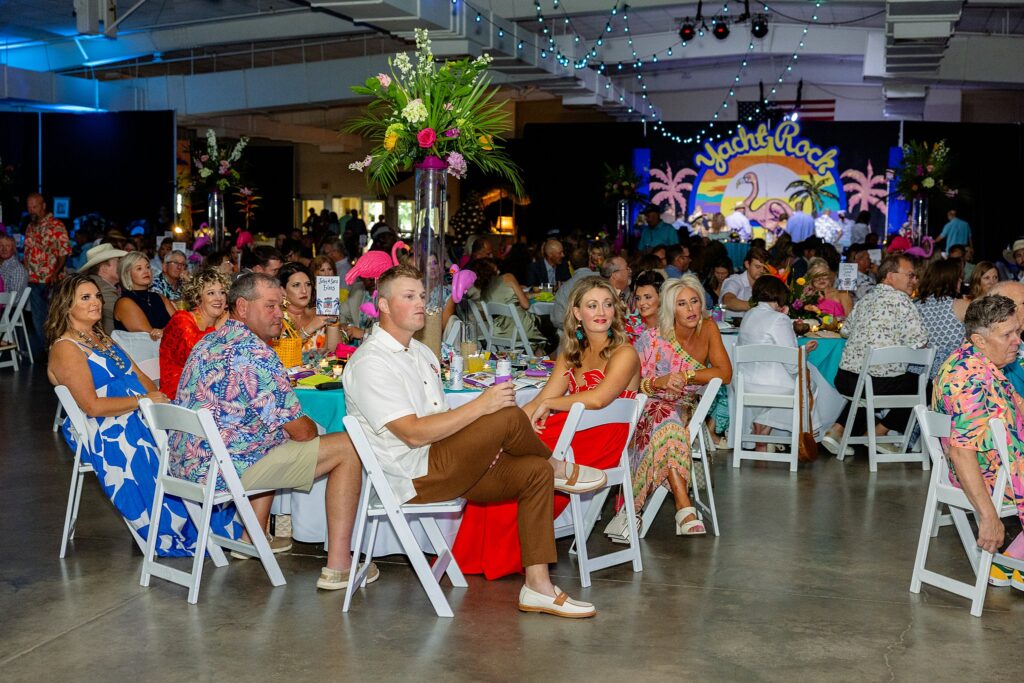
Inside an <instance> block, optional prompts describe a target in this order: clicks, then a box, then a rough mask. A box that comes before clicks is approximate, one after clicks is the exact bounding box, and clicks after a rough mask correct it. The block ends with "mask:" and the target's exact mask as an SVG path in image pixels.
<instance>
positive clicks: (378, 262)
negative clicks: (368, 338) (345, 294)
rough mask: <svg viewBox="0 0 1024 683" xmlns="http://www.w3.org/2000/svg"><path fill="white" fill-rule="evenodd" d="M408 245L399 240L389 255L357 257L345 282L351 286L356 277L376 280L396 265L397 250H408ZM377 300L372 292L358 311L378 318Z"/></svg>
mask: <svg viewBox="0 0 1024 683" xmlns="http://www.w3.org/2000/svg"><path fill="white" fill-rule="evenodd" d="M408 248H409V245H407V244H406V243H405V242H403V241H401V240H399V241H397V242H395V246H393V247H391V255H390V256H388V254H387V253H385V252H383V251H368V252H366V253H365V254H363V255H362V256H360V257H359V260H358V261H356V264H355V265H354V266H352V268H351V270H349V271H348V273H346V274H345V282H346V283H348V284H352V283H353V282H355V281H356V278H357V277H361V278H366V279H368V280H376V279H377V278H379V277H380V276H381V275H383V274H384V271H386V270H388V269H389V268H391V267H392V266H397V265H398V250H399V249H408ZM376 298H377V292H376V291H374V293H373V298H372V299H370V300H369V301H366V302H364V303H363V304H362V305H361V306H360V307H359V310H360V311H362V312H363V313H365V314H366V315H368V316H370V317H371V318H376V317H378V315H379V313H378V312H377V305H376V303H375V301H376Z"/></svg>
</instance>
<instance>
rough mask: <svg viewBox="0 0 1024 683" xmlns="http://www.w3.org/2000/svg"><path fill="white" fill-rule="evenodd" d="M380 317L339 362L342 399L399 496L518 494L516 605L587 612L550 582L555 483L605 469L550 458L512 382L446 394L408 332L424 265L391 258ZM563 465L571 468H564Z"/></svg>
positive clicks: (578, 486) (564, 486) (596, 479)
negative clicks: (452, 396)
mask: <svg viewBox="0 0 1024 683" xmlns="http://www.w3.org/2000/svg"><path fill="white" fill-rule="evenodd" d="M377 297H378V301H377V307H378V310H379V311H380V323H379V325H378V326H376V327H375V328H374V329H373V332H372V334H370V335H369V337H368V338H367V339H365V341H363V343H362V345H361V346H360V347H359V349H358V350H356V352H355V353H354V354H353V355H352V358H351V359H350V360H349V362H348V365H347V366H346V368H345V374H344V377H343V380H342V381H343V382H344V385H345V407H346V409H347V411H348V414H349V415H353V416H355V417H356V418H357V419H358V420H359V423H360V424H361V425H362V427H363V430H364V431H365V432H366V435H367V438H368V439H369V441H370V444H371V445H372V446H373V449H374V451H375V452H376V454H377V457H378V459H379V460H380V464H381V468H382V469H383V470H384V474H385V475H386V476H387V478H388V481H389V482H390V483H391V486H392V488H393V489H394V491H395V493H396V495H397V496H398V498H399V500H401V501H402V502H403V503H404V502H410V503H429V502H437V501H442V500H450V499H452V498H460V497H461V498H465V499H466V500H469V501H472V502H480V503H490V502H498V501H505V500H513V499H514V500H517V501H518V503H519V513H518V521H519V541H520V545H521V552H522V562H523V566H524V567H525V568H526V584H525V585H524V586H523V588H522V590H521V591H520V593H519V609H520V610H522V611H524V612H543V613H546V614H553V615H556V616H562V617H574V618H579V617H590V616H594V615H595V614H596V613H597V612H596V610H594V606H593V605H591V604H590V603H586V602H581V601H577V600H572V599H571V598H569V597H568V596H567V595H566V594H565V593H563V592H562V591H561V590H560V589H558V588H557V587H555V586H554V585H552V583H551V578H550V576H549V574H548V564H549V563H551V562H555V561H557V554H556V552H555V537H554V525H553V524H552V520H553V518H554V491H555V489H558V490H560V491H569V492H577V493H582V492H584V491H592V490H595V489H597V488H600V487H601V486H603V485H604V483H605V481H606V480H607V477H606V476H605V474H604V472H601V471H600V470H595V469H593V468H589V467H583V466H579V465H571V466H568V467H567V465H566V463H565V462H564V461H561V460H552V459H551V451H550V450H549V449H548V448H547V446H545V445H544V443H543V442H542V441H541V440H540V439H539V438H538V437H537V434H536V433H535V432H534V430H533V428H532V426H531V425H530V420H529V418H528V417H527V415H526V413H525V412H523V410H522V409H520V408H519V407H517V406H516V402H515V391H514V389H513V386H512V383H511V382H504V383H502V384H499V385H496V386H493V387H491V388H489V389H487V390H485V391H483V392H482V393H481V394H480V396H479V397H478V398H476V399H474V400H472V401H470V402H469V403H466V404H465V405H462V406H459V407H458V408H456V409H454V410H449V409H448V406H447V405H446V403H445V398H444V387H443V385H442V384H441V376H440V368H439V364H438V362H437V358H435V357H434V354H433V353H432V352H431V351H430V349H428V348H427V347H426V346H424V345H423V344H421V343H420V342H418V341H416V340H415V339H413V338H412V337H413V334H415V333H416V332H418V331H419V330H420V329H422V328H423V326H424V324H425V321H426V317H425V308H426V304H425V301H426V297H425V292H424V289H423V283H422V281H421V276H420V273H419V272H418V271H417V270H416V269H415V268H410V267H408V266H395V267H394V268H392V269H390V270H388V271H387V272H385V273H384V274H383V275H382V276H381V277H380V279H379V280H378V281H377ZM567 469H569V470H571V471H569V472H568V473H567V472H566V470H567Z"/></svg>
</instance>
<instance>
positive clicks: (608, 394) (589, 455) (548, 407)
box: [453, 276, 640, 579]
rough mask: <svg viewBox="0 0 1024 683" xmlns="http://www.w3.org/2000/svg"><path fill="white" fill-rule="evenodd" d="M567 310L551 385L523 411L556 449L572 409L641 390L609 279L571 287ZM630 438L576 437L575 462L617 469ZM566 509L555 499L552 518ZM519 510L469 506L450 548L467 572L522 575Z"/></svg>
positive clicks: (618, 427) (591, 432) (601, 432)
mask: <svg viewBox="0 0 1024 683" xmlns="http://www.w3.org/2000/svg"><path fill="white" fill-rule="evenodd" d="M569 305H570V307H571V308H570V310H571V314H570V315H566V316H565V327H564V330H563V331H564V336H563V338H562V347H561V353H560V354H559V356H558V359H557V360H556V361H555V367H554V370H553V371H552V373H551V379H550V380H548V382H547V384H546V385H544V389H543V390H541V392H540V393H539V394H538V395H537V396H536V397H535V398H534V399H533V400H532V401H530V402H529V403H528V404H526V405H525V406H523V410H525V411H526V414H527V415H529V416H530V419H531V421H532V422H533V424H534V429H536V430H537V433H538V434H539V435H540V438H541V440H542V441H544V443H546V444H547V445H548V447H549V448H552V449H553V448H554V447H555V444H556V443H557V442H558V437H559V435H560V434H561V433H562V427H563V426H564V424H565V418H566V416H567V415H568V410H569V409H570V408H571V407H572V404H573V403H576V402H580V403H583V405H584V406H586V408H587V409H590V410H594V409H599V408H604V407H605V406H607V405H608V404H610V403H611V402H612V401H614V400H615V399H617V398H635V397H636V391H637V388H638V387H639V386H640V359H639V357H638V356H637V354H636V351H635V350H634V349H633V347H632V346H631V345H630V344H629V341H628V339H627V337H626V331H625V307H624V306H623V305H622V302H621V300H620V299H619V295H618V292H616V291H615V290H614V289H613V288H612V286H611V285H610V284H609V283H608V281H607V280H605V279H604V278H601V277H596V276H594V277H586V278H583V279H582V280H580V281H579V282H578V283H576V286H575V287H573V288H572V292H571V293H570V294H569ZM627 434H628V426H627V425H625V424H610V425H602V426H598V427H594V428H592V429H587V430H585V431H581V432H577V433H576V435H575V436H574V437H573V441H572V445H573V453H574V454H575V457H576V462H578V463H579V464H581V465H589V466H591V467H597V468H609V467H615V466H616V465H618V463H619V459H620V458H621V456H622V449H623V448H624V447H625V445H626V437H627ZM568 504H569V497H568V496H566V495H564V494H561V493H556V494H555V517H557V516H558V515H559V514H561V512H562V510H564V509H565V507H566V506H567V505H568ZM517 512H518V505H517V503H516V502H515V501H506V502H502V503H468V504H467V505H466V511H465V514H464V515H463V518H462V525H461V526H460V527H459V533H458V536H457V537H456V538H455V545H454V547H453V553H454V555H455V558H456V560H457V561H458V563H459V567H460V568H461V569H462V571H463V573H466V574H483V575H484V576H486V577H487V578H488V579H497V578H500V577H502V576H505V575H507V574H516V573H520V572H522V571H523V567H522V564H521V563H520V561H519V530H518V525H517V521H516V514H517ZM553 521H554V520H552V522H553Z"/></svg>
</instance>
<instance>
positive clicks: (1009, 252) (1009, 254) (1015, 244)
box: [1003, 239, 1024, 263]
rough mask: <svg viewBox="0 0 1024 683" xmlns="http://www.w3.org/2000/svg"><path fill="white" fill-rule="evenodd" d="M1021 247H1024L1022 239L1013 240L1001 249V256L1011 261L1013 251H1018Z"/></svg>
mask: <svg viewBox="0 0 1024 683" xmlns="http://www.w3.org/2000/svg"><path fill="white" fill-rule="evenodd" d="M1021 249H1024V239H1022V240H1014V242H1013V244H1012V245H1010V246H1009V247H1007V248H1006V249H1003V258H1005V259H1006V260H1007V261H1009V262H1011V263H1012V262H1013V255H1014V253H1016V252H1018V251H1020V250H1021Z"/></svg>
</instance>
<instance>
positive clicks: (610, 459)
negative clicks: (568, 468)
mask: <svg viewBox="0 0 1024 683" xmlns="http://www.w3.org/2000/svg"><path fill="white" fill-rule="evenodd" d="M566 374H567V375H568V376H569V393H570V394H578V393H580V392H581V391H587V390H589V389H593V388H594V387H596V386H597V385H598V384H600V383H601V380H603V379H604V373H603V372H601V371H600V370H589V371H587V372H585V373H583V384H578V383H577V382H576V378H575V377H574V376H573V374H572V373H571V372H568V373H566ZM619 398H636V392H635V391H629V390H628V389H627V390H626V391H623V392H622V393H621V394H620V395H619ZM567 416H568V413H553V414H551V415H549V416H548V420H547V427H546V428H545V429H544V431H543V432H541V433H540V435H539V436H540V439H541V441H543V442H544V443H545V444H547V447H548V448H552V449H553V448H554V447H555V444H556V443H558V437H559V436H560V435H561V433H562V427H563V426H565V418H566V417H567ZM628 432H629V427H628V425H625V424H610V425H601V426H598V427H593V428H591V429H587V430H584V431H581V432H577V433H576V436H575V437H573V440H572V448H573V453H574V454H575V457H576V462H578V463H580V464H581V465H589V466H591V467H597V468H601V469H606V468H609V467H615V466H617V465H618V463H619V458H620V457H621V455H622V449H623V447H624V446H625V445H626V436H627V434H628ZM518 505H519V504H518V503H517V502H516V501H514V500H510V501H505V502H502V503H467V504H466V511H465V513H464V515H463V517H462V524H461V526H460V527H459V533H458V535H457V536H456V537H455V544H454V545H453V546H452V553H453V554H454V555H455V559H456V560H457V561H458V563H459V568H460V569H462V572H463V573H464V574H483V575H484V576H485V577H487V578H488V579H498V578H501V577H502V576H506V575H508V574H516V573H522V571H523V565H522V562H521V561H520V553H519V524H518V522H517V517H516V515H517V512H518ZM567 505H569V496H567V495H565V494H562V493H556V494H555V517H558V515H560V514H561V513H562V511H563V510H564V509H565V508H566V506H567Z"/></svg>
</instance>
